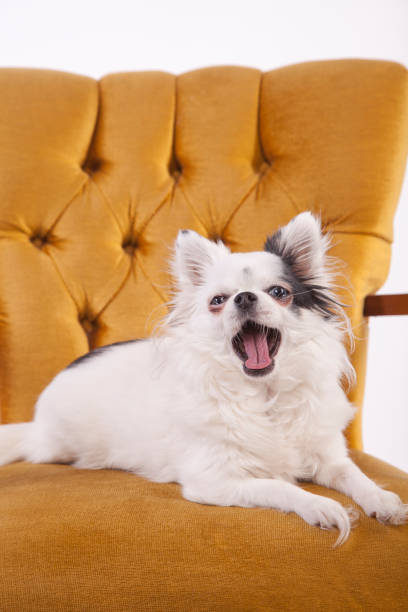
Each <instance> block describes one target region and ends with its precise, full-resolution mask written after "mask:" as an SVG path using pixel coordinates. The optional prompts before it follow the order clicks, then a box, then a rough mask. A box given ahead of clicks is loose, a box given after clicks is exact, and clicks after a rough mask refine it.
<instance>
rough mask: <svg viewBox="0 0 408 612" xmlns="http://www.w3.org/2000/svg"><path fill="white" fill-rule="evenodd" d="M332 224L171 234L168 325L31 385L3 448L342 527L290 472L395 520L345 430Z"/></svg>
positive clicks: (401, 513)
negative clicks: (227, 242) (216, 236)
mask: <svg viewBox="0 0 408 612" xmlns="http://www.w3.org/2000/svg"><path fill="white" fill-rule="evenodd" d="M328 246H329V243H328V239H327V238H326V237H324V236H323V235H322V233H321V229H320V223H319V221H318V220H317V219H316V218H314V217H313V216H312V215H311V214H310V213H302V214H300V215H298V216H297V217H295V218H294V219H293V220H292V221H291V222H290V223H289V224H288V225H286V226H284V227H282V228H280V229H279V230H278V231H277V232H276V233H275V234H273V235H272V236H270V237H269V238H268V239H267V241H266V244H265V250H264V251H263V252H253V253H231V252H230V251H229V250H228V249H227V248H226V246H224V244H222V243H221V242H218V243H215V242H210V241H209V240H207V239H205V238H203V237H201V236H199V235H198V234H196V233H195V232H193V231H187V230H182V231H181V232H180V233H179V235H178V237H177V241H176V245H175V252H174V258H173V275H174V278H175V281H176V292H175V296H174V300H173V304H172V308H171V310H170V312H169V315H168V316H167V318H166V321H165V327H164V333H163V334H161V335H157V336H155V337H153V338H150V339H146V340H138V341H137V340H134V341H130V342H120V343H117V344H113V345H110V346H106V347H102V348H99V349H96V350H94V351H92V352H91V353H89V354H87V355H85V356H83V357H80V358H79V359H77V360H76V361H74V362H73V363H72V364H71V365H70V366H68V367H67V368H66V369H65V370H63V371H62V372H61V373H60V374H58V375H57V376H56V377H55V378H54V380H53V381H52V382H51V383H50V384H49V385H48V387H47V388H46V389H45V390H44V391H43V392H42V394H41V395H40V397H39V399H38V402H37V405H36V411H35V417H34V420H33V421H32V422H31V423H22V424H17V425H4V426H2V427H0V464H6V463H10V462H12V461H18V460H27V461H31V462H34V463H53V462H56V463H61V462H62V463H71V464H73V465H74V466H76V467H78V468H87V469H89V468H91V469H102V468H119V469H123V470H127V471H130V472H134V473H135V474H138V475H141V476H144V477H146V478H149V479H150V480H153V481H157V482H178V483H180V485H181V486H182V493H183V496H184V497H185V498H186V499H188V500H191V501H194V502H198V503H203V504H216V505H222V506H244V507H253V506H261V507H266V508H275V509H278V510H281V511H284V512H291V511H292V512H296V513H297V514H298V515H299V516H301V517H302V518H303V519H304V520H305V521H307V522H308V523H309V524H311V525H317V526H320V527H322V528H323V529H327V528H331V527H337V528H338V529H339V532H340V533H339V537H338V540H337V543H342V542H344V541H345V540H346V538H347V537H348V536H349V533H350V528H351V523H352V519H353V511H351V510H347V509H345V508H344V507H343V506H342V505H341V504H339V503H338V502H336V501H334V500H332V499H330V498H327V497H323V496H320V495H315V494H312V493H310V492H308V491H306V490H304V489H302V488H301V487H299V486H297V484H296V481H298V480H309V481H312V482H315V483H318V484H321V485H324V486H326V487H331V488H334V489H337V490H338V491H341V492H342V493H345V494H346V495H348V496H350V497H352V498H353V499H354V500H355V501H356V502H357V504H359V505H360V506H361V507H362V508H363V510H364V512H365V513H366V514H368V515H369V516H375V517H376V518H377V519H378V520H379V521H381V522H388V523H392V524H401V523H403V522H404V521H405V520H406V519H407V515H408V506H407V505H405V504H403V503H402V502H401V500H400V499H399V497H398V496H397V495H395V494H394V493H391V492H389V491H385V490H383V489H382V488H380V487H379V486H377V485H376V484H375V483H374V482H373V481H371V480H370V479H369V478H367V477H366V476H365V475H364V474H363V473H362V472H361V471H360V470H359V468H358V467H357V466H356V465H355V464H354V463H353V462H352V461H351V459H350V458H349V457H348V452H347V448H346V444H345V440H344V437H343V434H342V431H343V430H344V428H345V426H346V425H347V423H348V422H349V421H350V420H351V419H352V417H353V413H354V409H353V407H352V406H351V404H350V403H349V402H348V400H347V398H346V396H345V393H344V391H343V390H342V379H343V378H344V377H346V378H347V377H348V378H349V379H350V378H352V376H353V369H352V367H351V365H350V362H349V360H348V356H347V352H346V350H345V348H344V345H343V335H344V324H343V323H344V316H343V314H342V313H343V311H342V309H341V307H340V305H339V304H338V302H337V300H336V298H335V295H334V294H333V291H332V285H331V275H330V273H329V270H328V259H327V257H326V251H327V248H328Z"/></svg>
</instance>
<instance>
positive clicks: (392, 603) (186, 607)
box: [0, 451, 408, 612]
mask: <svg viewBox="0 0 408 612" xmlns="http://www.w3.org/2000/svg"><path fill="white" fill-rule="evenodd" d="M352 455H353V458H354V460H355V461H356V463H357V464H358V465H359V466H360V467H361V468H362V469H363V470H364V472H365V473H366V474H367V475H368V476H370V477H371V478H373V479H374V480H376V481H377V482H378V483H380V484H383V485H385V486H386V487H387V488H389V489H390V490H393V491H395V492H396V493H398V494H399V495H400V496H401V497H402V499H403V500H404V501H408V474H405V473H404V472H401V471H399V470H397V469H396V468H394V467H392V466H390V465H388V464H386V463H384V462H382V461H379V460H378V459H375V458H373V457H371V456H369V455H367V454H364V453H362V452H358V451H354V452H353V453H352ZM305 488H307V489H308V490H310V491H313V492H315V493H318V494H320V495H328V496H330V497H332V498H334V499H337V500H338V501H340V502H341V503H343V504H344V505H353V504H352V502H351V501H350V500H349V499H348V498H347V497H345V496H343V495H341V494H340V493H336V492H334V491H331V490H330V491H329V490H328V489H324V488H323V487H318V486H316V485H311V484H307V485H305ZM0 531H1V533H0V538H1V540H0V541H1V545H0V610H4V611H7V612H14V611H18V612H26V611H30V612H31V611H45V610H52V611H53V612H57V611H59V610H64V611H65V610H69V611H70V612H71V611H72V612H76V611H78V612H85V611H87V610H92V611H96V610H97V611H98V612H99V611H105V610H106V611H109V612H112V611H114V612H120V611H123V612H125V611H138V610H141V611H146V612H147V611H150V610H154V611H160V612H164V611H166V612H167V611H169V610H170V611H171V610H177V612H183V611H186V612H192V611H195V610H197V611H211V612H215V611H219V610H220V611H221V610H222V611H230V610H231V611H238V612H240V611H253V610H256V611H258V610H263V611H266V610H268V611H270V610H296V611H298V610H302V611H303V610H313V611H318V610H322V611H323V610H325V611H327V610H330V611H331V612H332V611H336V610H339V611H340V610H341V611H344V610H381V611H384V610H393V611H397V610H404V611H406V610H408V588H407V578H408V525H404V526H400V527H394V526H385V525H381V524H379V523H378V522H377V521H376V520H375V519H373V518H368V517H366V516H365V515H364V514H363V513H361V517H360V521H359V523H358V525H357V527H356V528H355V529H353V531H352V533H351V535H350V538H349V540H348V541H347V542H346V543H345V544H344V545H343V546H342V547H340V548H333V544H334V542H335V540H336V538H337V532H335V531H333V532H331V531H322V530H320V529H318V528H315V527H311V526H309V525H307V524H306V523H305V522H304V521H303V520H302V519H300V518H299V517H298V516H297V515H296V514H293V513H290V514H283V513H281V512H278V511H275V510H270V509H260V508H259V509H258V508H255V509H254V508H250V509H246V508H235V507H234V508H223V507H215V506H205V505H199V504H195V503H192V502H188V501H186V500H184V499H183V498H182V497H181V494H180V487H179V486H178V485H177V484H157V483H151V482H149V481H147V480H145V479H143V478H139V477H137V476H134V475H132V474H128V473H124V472H119V471H114V470H101V471H88V470H77V469H75V468H72V467H71V466H66V465H30V464H27V463H16V464H13V465H10V466H6V467H2V468H0Z"/></svg>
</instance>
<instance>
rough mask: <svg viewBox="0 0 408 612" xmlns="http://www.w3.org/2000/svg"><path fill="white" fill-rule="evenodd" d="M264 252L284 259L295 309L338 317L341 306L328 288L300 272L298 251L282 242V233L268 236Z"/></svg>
mask: <svg viewBox="0 0 408 612" xmlns="http://www.w3.org/2000/svg"><path fill="white" fill-rule="evenodd" d="M264 250H265V251H267V252H268V253H272V254H273V255H277V256H278V257H280V258H281V259H282V262H283V264H284V267H285V272H284V275H283V280H285V281H286V282H287V283H288V284H289V285H290V287H291V288H292V294H293V302H292V306H293V307H294V308H306V309H308V310H314V311H315V312H317V313H319V314H320V315H322V316H323V317H324V318H325V319H331V318H334V317H337V313H336V310H337V309H338V307H339V306H341V304H340V303H339V302H337V301H336V300H335V299H334V297H333V295H332V292H331V291H330V289H329V288H328V287H324V286H322V285H317V284H316V283H315V282H314V279H313V277H312V276H306V274H301V273H300V272H299V267H298V266H296V258H297V253H296V250H295V249H293V250H290V249H288V247H287V245H286V244H285V243H283V242H282V232H281V230H280V229H278V230H277V231H276V232H275V233H274V234H273V235H272V236H268V237H267V239H266V241H265V245H264Z"/></svg>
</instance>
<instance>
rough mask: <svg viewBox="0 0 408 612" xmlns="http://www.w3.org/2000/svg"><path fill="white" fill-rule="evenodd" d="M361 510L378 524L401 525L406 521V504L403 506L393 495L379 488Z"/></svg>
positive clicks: (407, 515)
mask: <svg viewBox="0 0 408 612" xmlns="http://www.w3.org/2000/svg"><path fill="white" fill-rule="evenodd" d="M363 509H364V512H365V513H366V514H368V516H372V517H374V518H376V519H377V521H380V523H386V524H387V523H388V524H390V525H403V524H404V523H406V522H407V520H408V504H403V503H402V501H401V500H400V498H399V497H398V495H396V494H395V493H392V492H391V491H384V490H383V489H380V488H377V490H376V491H375V492H374V494H372V495H371V496H370V499H369V500H367V502H366V503H365V504H364V505H363Z"/></svg>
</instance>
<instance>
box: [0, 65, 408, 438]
mask: <svg viewBox="0 0 408 612" xmlns="http://www.w3.org/2000/svg"><path fill="white" fill-rule="evenodd" d="M407 90H408V79H407V72H406V70H405V69H404V68H403V67H402V66H400V65H397V64H394V63H389V62H380V61H362V60H344V61H328V62H313V63H307V64H301V65H295V66H290V67H287V68H282V69H279V70H274V71H271V72H267V73H264V74H262V73H261V72H260V71H259V70H254V69H250V68H239V67H216V68H207V69H201V70H196V71H193V72H190V73H187V74H183V75H181V76H179V77H175V76H172V75H170V74H166V73H162V72H141V73H124V74H113V75H109V76H107V77H105V78H103V79H102V80H101V81H100V82H97V81H95V80H93V79H91V78H86V77H81V76H77V75H73V74H65V73H60V72H53V71H45V70H26V69H5V70H1V71H0V91H1V96H0V173H1V176H0V376H1V379H0V384H1V400H0V407H1V420H2V422H4V423H9V422H17V421H20V420H28V419H30V418H31V415H32V411H33V406H34V403H35V400H36V397H37V395H38V394H39V393H40V391H41V390H42V389H43V388H44V387H45V385H46V384H47V383H48V382H49V381H50V379H51V378H52V377H53V376H54V375H55V374H56V373H57V372H58V371H59V370H61V369H62V368H64V367H65V366H66V365H67V364H68V363H70V362H71V361H72V360H74V359H75V358H77V357H78V356H79V355H81V354H83V353H85V352H87V351H89V350H90V349H93V348H95V347H97V346H101V345H103V344H108V343H111V342H115V341H120V340H126V339H129V338H133V337H144V336H146V335H147V334H149V333H150V332H151V330H152V328H153V326H154V323H155V322H157V319H158V318H159V317H160V316H161V315H162V314H163V313H164V309H165V307H164V303H165V301H166V299H167V297H168V285H169V279H168V275H167V266H166V259H167V257H168V254H169V247H170V245H171V244H172V242H173V240H174V238H175V236H176V233H177V231H178V229H179V228H192V229H195V230H196V231H198V232H200V233H202V234H203V235H205V236H208V237H210V238H220V239H222V240H223V241H224V242H225V243H226V244H227V245H228V246H229V247H230V248H231V249H232V250H233V251H248V250H254V249H257V250H259V249H261V248H262V245H263V242H264V238H265V236H266V234H268V233H271V232H272V231H273V230H274V229H276V228H277V226H279V225H280V224H284V223H287V222H288V221H289V220H290V219H291V218H292V217H293V216H294V215H295V214H297V213H298V212H301V211H303V210H312V211H314V212H315V213H318V214H320V215H321V217H322V221H323V226H324V228H325V229H326V230H328V231H330V233H331V234H332V235H333V241H334V246H333V249H332V254H333V255H336V256H338V257H340V258H341V259H342V260H343V261H344V262H345V267H344V270H343V272H344V277H343V278H342V279H340V281H339V282H340V284H341V285H344V286H345V289H343V290H342V299H343V300H344V301H345V302H346V303H347V304H350V305H351V308H350V310H349V312H350V315H351V318H352V323H353V328H354V331H355V333H356V336H357V338H358V339H357V344H356V350H355V353H354V357H353V359H354V365H355V366H356V368H357V374H358V385H357V387H356V388H355V389H354V390H353V391H352V393H351V399H352V400H354V401H355V402H356V403H357V404H358V405H361V402H362V395H363V385H364V364H365V348H366V337H367V326H366V321H365V320H364V319H363V315H362V307H363V300H364V298H365V296H366V295H367V294H370V293H373V292H375V291H377V290H378V288H379V287H380V286H381V284H382V283H383V282H384V280H385V278H386V275H387V271H388V266H389V261H390V244H391V241H392V221H393V215H394V211H395V207H396V203H397V200H398V195H399V190H400V186H401V181H402V176H403V171H404V163H405V156H406V149H407V142H408V138H407V132H408V99H407ZM345 279H348V280H345ZM350 441H351V444H352V446H359V445H360V444H361V438H360V418H359V416H358V417H357V418H356V421H355V422H354V424H353V426H352V429H351V431H350Z"/></svg>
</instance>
